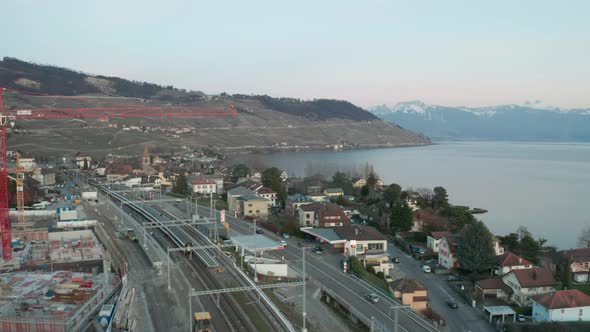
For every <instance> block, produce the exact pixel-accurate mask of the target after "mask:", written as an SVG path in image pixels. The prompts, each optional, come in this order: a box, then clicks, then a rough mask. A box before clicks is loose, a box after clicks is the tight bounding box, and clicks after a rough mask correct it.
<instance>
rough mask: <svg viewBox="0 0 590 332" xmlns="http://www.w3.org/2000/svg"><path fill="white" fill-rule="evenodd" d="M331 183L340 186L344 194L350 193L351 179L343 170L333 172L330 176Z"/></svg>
mask: <svg viewBox="0 0 590 332" xmlns="http://www.w3.org/2000/svg"><path fill="white" fill-rule="evenodd" d="M332 184H333V185H334V186H335V187H338V188H342V190H344V193H346V194H350V193H352V181H351V180H350V178H349V177H348V175H346V174H345V173H343V172H336V173H334V175H333V176H332Z"/></svg>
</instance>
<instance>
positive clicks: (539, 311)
mask: <svg viewBox="0 0 590 332" xmlns="http://www.w3.org/2000/svg"><path fill="white" fill-rule="evenodd" d="M532 301H533V320H534V321H535V322H578V321H585V322H587V321H590V296H588V295H586V294H584V293H582V292H581V291H579V290H577V289H567V290H559V291H556V292H551V293H547V294H541V295H535V296H533V297H532Z"/></svg>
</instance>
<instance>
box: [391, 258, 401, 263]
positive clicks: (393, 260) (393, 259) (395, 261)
mask: <svg viewBox="0 0 590 332" xmlns="http://www.w3.org/2000/svg"><path fill="white" fill-rule="evenodd" d="M391 261H392V262H394V263H398V264H399V257H391Z"/></svg>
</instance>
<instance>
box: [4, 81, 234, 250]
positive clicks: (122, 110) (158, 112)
mask: <svg viewBox="0 0 590 332" xmlns="http://www.w3.org/2000/svg"><path fill="white" fill-rule="evenodd" d="M6 92H8V93H14V94H24V95H29V96H32V97H41V98H43V97H45V98H59V99H69V100H75V101H76V102H90V101H95V102H96V101H97V100H100V102H101V103H103V104H110V105H113V106H112V107H88V108H86V107H68V108H57V107H56V108H32V109H15V108H14V107H10V108H9V109H8V110H7V109H6V107H5V102H4V97H5V93H6ZM236 115H237V112H236V110H235V107H234V106H233V105H229V106H227V107H226V106H204V107H196V106H145V105H134V104H131V103H123V102H113V101H109V100H105V99H102V98H100V97H77V96H58V95H48V94H41V93H33V92H27V91H20V90H14V89H9V88H4V87H0V233H1V240H2V258H3V259H4V260H10V259H12V247H11V245H12V239H11V235H10V214H9V208H8V172H9V168H8V161H7V158H6V153H7V146H6V130H7V126H8V125H10V126H12V127H14V124H15V121H17V120H19V119H32V120H43V119H68V118H76V119H80V118H96V119H108V118H113V117H117V118H119V117H181V116H183V117H196V116H199V117H201V116H236ZM19 166H20V165H18V166H17V167H16V169H17V171H16V173H17V176H16V178H13V179H15V181H17V189H18V187H19V186H18V183H21V184H22V180H23V179H24V173H20V170H19ZM19 174H23V179H19V176H20V175H19ZM11 178H12V177H11ZM21 189H22V188H21ZM19 195H20V196H19ZM18 197H21V200H23V202H22V203H23V204H22V205H23V209H24V196H23V191H22V190H21V191H20V194H19V190H17V201H18ZM17 203H18V202H17ZM17 205H19V204H17ZM20 215H21V213H20V212H19V221H20V218H21V217H20ZM22 215H23V218H24V214H22Z"/></svg>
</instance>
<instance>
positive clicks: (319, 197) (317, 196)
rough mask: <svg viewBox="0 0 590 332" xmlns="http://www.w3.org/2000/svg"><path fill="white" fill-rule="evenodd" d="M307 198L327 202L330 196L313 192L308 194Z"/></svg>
mask: <svg viewBox="0 0 590 332" xmlns="http://www.w3.org/2000/svg"><path fill="white" fill-rule="evenodd" d="M309 198H311V200H312V201H314V202H329V201H330V198H329V197H328V196H326V195H324V194H322V193H314V194H310V195H309Z"/></svg>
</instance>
